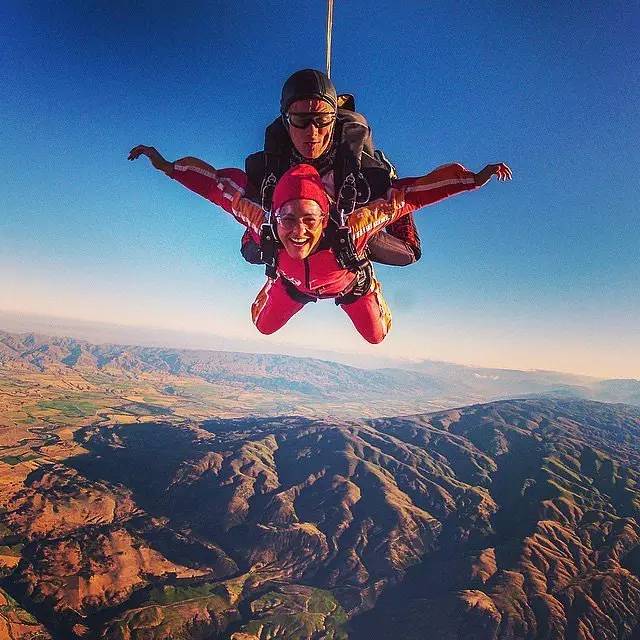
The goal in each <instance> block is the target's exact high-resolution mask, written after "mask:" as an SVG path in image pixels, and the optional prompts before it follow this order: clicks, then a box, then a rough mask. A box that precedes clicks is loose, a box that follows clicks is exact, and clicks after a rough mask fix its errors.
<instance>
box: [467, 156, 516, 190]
mask: <svg viewBox="0 0 640 640" xmlns="http://www.w3.org/2000/svg"><path fill="white" fill-rule="evenodd" d="M511 175H512V174H511V169H510V168H509V167H508V166H507V165H506V164H505V163H504V162H499V163H498V164H488V165H487V166H486V167H485V168H484V169H482V171H478V173H476V174H475V179H476V186H478V187H482V186H484V185H485V184H487V182H489V180H491V176H498V180H500V181H501V182H503V181H505V180H511Z"/></svg>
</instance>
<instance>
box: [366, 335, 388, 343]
mask: <svg viewBox="0 0 640 640" xmlns="http://www.w3.org/2000/svg"><path fill="white" fill-rule="evenodd" d="M362 337H363V338H364V339H365V340H366V341H367V342H368V343H370V344H380V343H381V342H382V341H383V340H384V339H385V338H386V337H387V334H386V333H374V334H371V335H364V336H362Z"/></svg>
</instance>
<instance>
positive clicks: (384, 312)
mask: <svg viewBox="0 0 640 640" xmlns="http://www.w3.org/2000/svg"><path fill="white" fill-rule="evenodd" d="M340 307H342V309H344V311H345V313H346V314H347V315H348V316H349V317H350V318H351V322H353V325H354V326H355V328H356V329H357V331H358V333H359V334H360V335H361V336H362V337H363V338H364V339H365V340H366V341H367V342H371V344H379V343H380V342H382V341H383V340H384V338H385V336H386V335H387V333H389V330H390V329H391V311H390V310H389V307H388V306H387V302H386V300H385V299H384V298H383V297H382V290H381V288H380V283H379V282H378V281H377V280H374V281H373V288H372V290H371V291H369V293H366V294H365V295H363V296H362V297H361V298H358V299H357V300H356V301H355V302H351V303H350V304H341V305H340Z"/></svg>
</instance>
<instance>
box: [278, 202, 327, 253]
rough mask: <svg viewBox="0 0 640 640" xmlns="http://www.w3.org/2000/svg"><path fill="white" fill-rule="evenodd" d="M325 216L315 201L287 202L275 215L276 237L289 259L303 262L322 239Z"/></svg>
mask: <svg viewBox="0 0 640 640" xmlns="http://www.w3.org/2000/svg"><path fill="white" fill-rule="evenodd" d="M326 217H327V214H326V213H324V212H323V211H322V208H321V207H320V205H319V204H318V203H317V202H316V201H315V200H289V202H285V203H284V204H283V205H282V206H281V207H280V209H279V210H278V212H277V213H276V214H275V218H276V222H277V230H278V237H279V238H280V242H282V246H283V247H284V250H285V251H286V252H287V254H288V255H289V256H290V257H291V258H297V259H298V260H304V259H305V258H307V257H308V256H309V255H310V254H312V253H313V252H314V251H315V249H316V247H317V246H318V244H319V243H320V239H321V238H322V232H323V231H324V223H325V221H326Z"/></svg>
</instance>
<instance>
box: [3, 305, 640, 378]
mask: <svg viewBox="0 0 640 640" xmlns="http://www.w3.org/2000/svg"><path fill="white" fill-rule="evenodd" d="M0 331H6V332H8V333H35V334H43V333H44V334H45V335H47V331H49V332H51V335H52V336H58V337H63V336H64V337H70V338H74V339H78V340H86V341H87V342H90V343H98V344H100V343H113V344H123V345H124V344H130V345H133V346H151V347H158V348H167V349H187V350H189V349H190V350H194V349H195V350H205V351H229V352H241V353H266V354H278V355H288V356H292V357H298V358H320V359H322V360H329V361H332V362H338V363H342V364H348V365H350V366H355V367H359V368H372V369H374V368H384V367H388V366H394V367H399V368H402V367H403V365H405V366H406V365H410V364H416V363H420V362H427V361H428V362H436V363H443V364H451V365H455V366H462V367H469V368H472V369H499V370H516V371H523V372H536V371H537V372H549V373H558V374H562V375H569V376H576V377H590V378H594V379H601V380H605V379H629V380H638V381H640V377H634V376H615V375H610V376H607V375H600V376H598V375H593V374H589V373H585V372H581V371H567V370H559V369H549V368H547V367H532V368H524V367H517V366H507V365H500V364H495V365H493V364H486V363H478V362H455V361H452V360H443V359H440V358H423V357H416V356H413V357H412V356H397V357H394V356H388V355H384V354H377V355H376V354H375V353H363V352H359V351H332V350H330V349H327V348H321V347H314V346H312V345H306V346H300V345H297V344H295V343H288V342H285V341H272V342H270V343H268V344H265V343H264V342H263V341H261V340H260V339H259V338H253V339H252V338H246V339H244V338H235V339H234V338H229V337H225V336H220V335H218V334H213V333H203V332H189V331H183V330H180V329H176V328H171V327H161V326H148V325H135V324H134V325H124V324H116V323H108V322H96V321H91V320H82V319H79V318H73V317H64V316H50V315H44V314H22V313H19V312H12V311H7V310H6V309H0Z"/></svg>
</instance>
